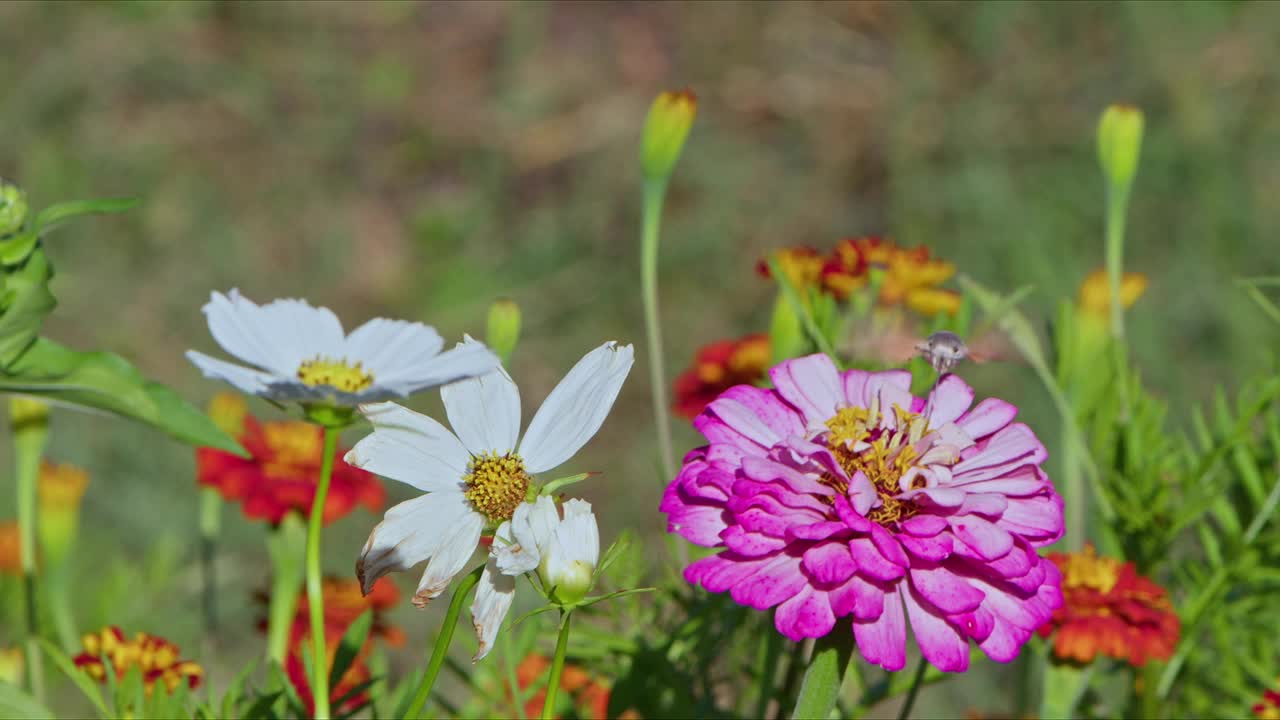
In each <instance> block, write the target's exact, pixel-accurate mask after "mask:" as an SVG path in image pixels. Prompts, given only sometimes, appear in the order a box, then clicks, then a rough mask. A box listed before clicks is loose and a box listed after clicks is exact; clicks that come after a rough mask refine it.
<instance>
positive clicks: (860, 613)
mask: <svg viewBox="0 0 1280 720" xmlns="http://www.w3.org/2000/svg"><path fill="white" fill-rule="evenodd" d="M829 592H830V594H831V610H832V611H833V612H834V613H835V614H836V617H844V616H845V615H850V614H852V615H853V617H854V619H855V620H862V621H866V620H875V619H876V618H878V617H880V615H881V614H882V613H883V612H884V594H885V591H884V590H882V589H881V588H880V587H878V586H876V585H874V584H872V583H869V582H867V581H866V580H863V579H862V578H860V577H858V576H857V575H854V576H853V577H851V578H849V580H848V581H847V582H845V583H844V584H842V585H840V586H839V587H836V588H833V589H832V590H830V591H829Z"/></svg>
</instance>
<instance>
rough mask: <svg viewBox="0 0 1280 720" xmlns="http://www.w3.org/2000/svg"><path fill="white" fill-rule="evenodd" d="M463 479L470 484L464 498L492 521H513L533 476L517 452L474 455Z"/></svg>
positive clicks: (464, 492)
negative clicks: (512, 517) (525, 467)
mask: <svg viewBox="0 0 1280 720" xmlns="http://www.w3.org/2000/svg"><path fill="white" fill-rule="evenodd" d="M462 480H463V482H465V483H466V485H467V489H466V490H464V491H463V493H462V495H463V497H465V498H466V499H467V500H468V501H469V502H470V503H471V507H473V508H475V509H476V512H478V513H480V514H481V515H484V516H485V517H487V518H489V520H490V522H502V521H503V520H510V519H511V516H512V515H514V514H515V511H516V508H518V507H520V503H522V502H524V499H525V495H526V494H527V493H528V491H529V473H528V471H527V470H525V469H524V460H522V459H521V458H520V456H519V455H516V454H515V453H507V454H506V455H498V454H497V453H492V452H488V453H484V454H482V455H474V456H472V458H471V462H470V463H468V465H467V474H466V476H464V477H463V478H462Z"/></svg>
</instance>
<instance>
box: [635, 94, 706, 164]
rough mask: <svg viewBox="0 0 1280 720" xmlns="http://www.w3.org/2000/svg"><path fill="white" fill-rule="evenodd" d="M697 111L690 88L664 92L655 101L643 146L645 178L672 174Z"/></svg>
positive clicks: (641, 162)
mask: <svg viewBox="0 0 1280 720" xmlns="http://www.w3.org/2000/svg"><path fill="white" fill-rule="evenodd" d="M697 114H698V98H697V97H696V96H695V95H694V94H693V93H692V92H691V91H689V90H681V91H679V92H670V91H668V92H664V93H662V94H661V95H659V96H658V97H657V99H655V100H654V101H653V105H652V106H650V108H649V117H648V118H647V119H646V120H645V123H644V139H643V140H642V142H641V149H640V164H641V167H642V168H643V169H644V177H645V179H646V180H664V179H666V178H667V177H670V175H671V171H672V170H673V169H675V166H676V161H677V160H679V159H680V151H681V150H682V149H683V148H684V140H685V138H686V137H688V135H689V128H690V127H692V126H693V118H694V116H695V115H697Z"/></svg>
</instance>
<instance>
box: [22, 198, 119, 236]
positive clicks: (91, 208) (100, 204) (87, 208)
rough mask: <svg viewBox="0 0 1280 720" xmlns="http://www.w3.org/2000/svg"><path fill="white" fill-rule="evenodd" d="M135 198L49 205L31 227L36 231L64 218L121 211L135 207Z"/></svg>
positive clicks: (37, 216)
mask: <svg viewBox="0 0 1280 720" xmlns="http://www.w3.org/2000/svg"><path fill="white" fill-rule="evenodd" d="M137 204H138V199H137V198H102V199H99V200H70V201H68V202H60V203H55V204H53V205H50V206H49V207H47V208H45V209H43V210H41V211H40V212H39V213H38V214H37V215H36V219H35V222H34V223H33V227H34V229H35V231H36V232H37V233H42V232H44V231H45V230H48V229H50V228H52V227H53V226H54V225H57V224H58V223H60V222H63V221H64V220H70V219H71V218H74V217H79V216H81V215H105V214H109V213H121V212H125V211H126V210H130V209H132V208H134V207H136V206H137Z"/></svg>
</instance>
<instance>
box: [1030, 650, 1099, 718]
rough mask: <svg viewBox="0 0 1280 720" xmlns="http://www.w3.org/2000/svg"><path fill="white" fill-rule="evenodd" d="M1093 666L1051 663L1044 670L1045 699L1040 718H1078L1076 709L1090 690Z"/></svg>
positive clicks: (1042, 701)
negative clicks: (1086, 691) (1085, 692)
mask: <svg viewBox="0 0 1280 720" xmlns="http://www.w3.org/2000/svg"><path fill="white" fill-rule="evenodd" d="M1092 674H1093V666H1092V665H1089V666H1086V667H1083V668H1081V667H1077V666H1075V665H1069V664H1065V663H1053V662H1050V663H1048V664H1047V665H1046V667H1045V669H1044V697H1043V698H1042V699H1041V701H1040V717H1042V718H1045V720H1057V719H1058V718H1073V717H1078V715H1077V714H1076V711H1075V708H1076V705H1077V704H1078V703H1079V702H1080V698H1081V697H1082V696H1083V695H1084V691H1085V690H1087V689H1088V688H1089V677H1090V676H1091V675H1092Z"/></svg>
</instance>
